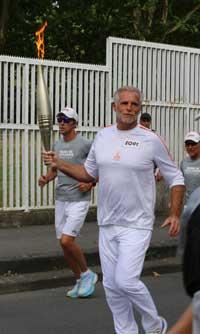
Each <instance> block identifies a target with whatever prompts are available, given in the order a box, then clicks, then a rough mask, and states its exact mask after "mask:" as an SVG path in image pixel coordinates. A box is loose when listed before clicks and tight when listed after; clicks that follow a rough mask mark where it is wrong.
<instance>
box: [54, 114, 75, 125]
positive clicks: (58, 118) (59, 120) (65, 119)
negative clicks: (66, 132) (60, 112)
mask: <svg viewBox="0 0 200 334" xmlns="http://www.w3.org/2000/svg"><path fill="white" fill-rule="evenodd" d="M72 120H73V119H72V118H68V117H66V116H57V122H58V123H62V122H63V123H65V124H68V123H70V122H71V121H72Z"/></svg>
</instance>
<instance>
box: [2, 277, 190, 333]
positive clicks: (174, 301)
mask: <svg viewBox="0 0 200 334" xmlns="http://www.w3.org/2000/svg"><path fill="white" fill-rule="evenodd" d="M144 282H145V283H146V284H147V286H148V287H149V289H150V290H151V292H152V295H153V296H154V299H155V301H156V304H157V306H158V309H159V311H160V313H162V315H164V316H165V317H166V319H167V320H168V321H169V323H170V324H172V323H173V322H174V321H175V319H176V318H177V316H178V315H179V314H180V313H181V312H182V311H183V309H184V308H185V307H186V306H187V304H188V303H189V299H188V298H187V297H186V296H185V293H184V291H183V287H182V282H181V274H180V273H175V274H165V275H161V276H160V277H157V278H155V277H152V276H151V277H150V276H147V277H145V278H144ZM64 293H65V288H57V289H49V290H38V291H30V292H23V293H16V294H8V295H2V296H0V333H1V334H11V333H16V334H79V333H81V334H102V333H104V334H113V324H112V318H111V314H110V311H109V310H108V307H107V304H106V302H105V298H104V292H103V288H102V284H101V283H98V284H97V289H96V293H95V296H94V297H92V298H90V299H79V300H69V299H66V298H65V297H64ZM140 334H142V330H141V331H140Z"/></svg>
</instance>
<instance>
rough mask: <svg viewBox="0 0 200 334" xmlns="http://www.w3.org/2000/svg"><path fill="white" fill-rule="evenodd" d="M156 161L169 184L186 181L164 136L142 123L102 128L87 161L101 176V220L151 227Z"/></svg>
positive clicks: (102, 222)
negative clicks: (124, 129) (130, 127)
mask: <svg viewBox="0 0 200 334" xmlns="http://www.w3.org/2000/svg"><path fill="white" fill-rule="evenodd" d="M154 164H156V165H157V166H158V167H159V168H160V172H161V174H162V175H163V177H164V178H165V181H166V183H167V184H168V186H169V187H172V186H174V185H178V184H181V185H182V184H184V179H183V175H182V173H181V171H180V170H179V169H178V168H177V167H176V166H175V164H174V162H173V161H172V159H171V158H170V155H169V152H168V151H167V148H166V146H165V144H164V143H163V142H162V141H161V139H160V138H159V137H158V136H157V135H156V134H155V133H154V132H152V131H151V130H149V129H146V128H141V127H139V126H137V127H135V128H133V129H131V130H128V131H120V130H118V129H117V127H116V125H114V126H111V127H108V128H105V129H103V130H101V131H100V132H99V133H98V134H97V136H96V138H95V140H94V142H93V145H92V147H91V150H90V152H89V155H88V157H87V159H86V161H85V164H84V166H85V168H86V171H87V173H88V174H89V175H91V176H92V177H94V178H96V177H99V186H98V189H99V190H98V224H99V225H108V224H114V225H123V226H128V227H133V228H142V229H150V230H151V229H152V227H153V221H154V206H155V198H156V188H155V177H154Z"/></svg>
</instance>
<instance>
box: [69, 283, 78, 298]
mask: <svg viewBox="0 0 200 334" xmlns="http://www.w3.org/2000/svg"><path fill="white" fill-rule="evenodd" d="M79 287H80V279H79V280H77V281H76V284H75V285H74V287H73V288H72V289H71V290H69V291H67V293H66V296H67V297H70V298H77V297H78V290H79Z"/></svg>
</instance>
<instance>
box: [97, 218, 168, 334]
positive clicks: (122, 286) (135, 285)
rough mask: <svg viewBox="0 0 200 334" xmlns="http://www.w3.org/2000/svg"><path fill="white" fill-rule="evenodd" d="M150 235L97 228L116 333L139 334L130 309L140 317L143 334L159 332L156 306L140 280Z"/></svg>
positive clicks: (105, 284) (159, 320) (133, 230)
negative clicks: (98, 229) (134, 310)
mask: <svg viewBox="0 0 200 334" xmlns="http://www.w3.org/2000/svg"><path fill="white" fill-rule="evenodd" d="M151 234H152V232H151V231H147V230H137V229H132V228H127V227H123V226H116V225H107V226H100V232H99V253H100V259H101V267H102V272H103V285H104V289H105V294H106V299H107V302H108V305H109V307H110V309H111V312H112V314H113V320H114V326H115V332H116V333H117V334H138V326H137V324H136V321H135V319H134V313H133V308H135V309H136V310H137V311H138V312H139V314H140V315H141V321H142V325H143V328H144V330H145V333H152V332H159V331H160V330H161V326H162V325H161V319H160V317H159V316H158V312H157V310H156V307H155V304H154V302H153V300H152V298H151V295H150V293H149V291H148V290H147V288H146V286H145V285H144V283H143V282H142V281H141V280H140V275H141V272H142V268H143V263H144V258H145V254H146V251H147V249H148V247H149V243H150V240H151Z"/></svg>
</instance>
